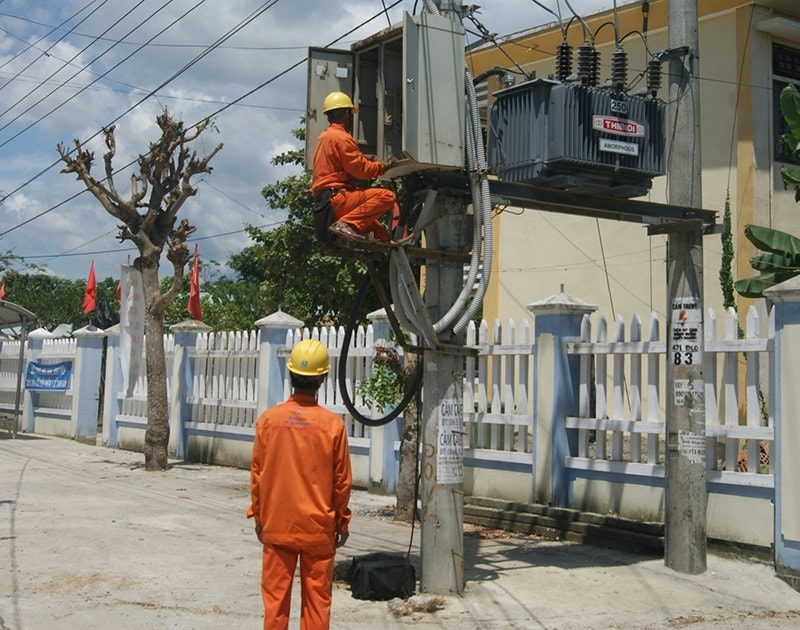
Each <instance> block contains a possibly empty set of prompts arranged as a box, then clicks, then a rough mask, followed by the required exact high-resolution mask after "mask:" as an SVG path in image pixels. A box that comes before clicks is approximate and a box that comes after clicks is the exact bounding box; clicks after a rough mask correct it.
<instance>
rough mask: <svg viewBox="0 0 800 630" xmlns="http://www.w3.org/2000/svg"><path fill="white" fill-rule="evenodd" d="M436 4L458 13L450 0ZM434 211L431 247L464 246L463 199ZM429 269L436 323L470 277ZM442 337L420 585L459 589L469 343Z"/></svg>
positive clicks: (428, 434) (430, 307) (431, 404)
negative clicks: (466, 347)
mask: <svg viewBox="0 0 800 630" xmlns="http://www.w3.org/2000/svg"><path fill="white" fill-rule="evenodd" d="M436 4H437V6H439V8H440V9H443V12H444V11H450V13H449V14H450V15H451V16H452V15H453V13H452V11H453V9H454V7H453V3H452V2H451V1H450V0H441V1H437V3H436ZM451 19H452V18H451ZM443 89H447V88H446V86H443ZM434 212H435V216H437V217H439V219H438V221H437V222H436V224H435V225H434V226H432V228H429V229H428V231H427V232H426V238H427V241H428V242H427V245H428V247H430V248H433V249H437V250H443V251H453V252H464V251H466V249H467V246H468V244H469V242H470V241H469V238H468V234H469V228H470V227H471V222H470V221H469V219H468V217H467V216H466V213H465V208H464V204H463V201H462V199H461V198H460V197H453V196H447V195H442V194H440V195H439V196H438V197H437V201H436V205H435V207H434ZM425 269H426V272H425V307H426V309H427V311H428V314H429V317H430V319H431V321H438V320H440V319H441V318H442V317H443V316H444V315H445V314H446V313H447V311H448V310H449V308H450V306H451V305H452V304H453V303H454V302H455V301H456V299H457V298H458V293H459V289H460V287H461V286H462V285H463V282H464V277H463V267H462V265H461V264H460V263H457V262H453V261H445V260H436V259H432V260H429V261H428V263H427V265H426V268H425ZM439 341H441V342H442V344H443V346H442V347H441V348H440V349H428V348H426V349H425V353H424V357H423V361H424V366H423V368H424V370H425V372H424V381H423V382H424V387H425V396H424V397H423V407H422V419H421V431H422V471H421V472H422V480H421V504H422V510H421V526H420V530H421V534H420V556H421V564H422V566H421V574H420V590H421V591H423V592H427V593H440V594H448V593H451V594H461V593H462V592H463V591H464V450H463V430H464V413H463V385H462V383H463V379H464V356H463V354H462V353H461V352H458V350H459V347H463V345H464V338H463V335H455V333H453V332H452V331H450V330H444V331H442V332H441V333H440V334H439Z"/></svg>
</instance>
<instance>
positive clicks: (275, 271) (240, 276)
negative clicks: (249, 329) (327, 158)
mask: <svg viewBox="0 0 800 630" xmlns="http://www.w3.org/2000/svg"><path fill="white" fill-rule="evenodd" d="M292 135H293V136H294V137H295V138H296V139H298V140H301V141H302V140H304V139H305V130H304V129H294V130H292ZM304 161H305V153H304V150H303V149H296V150H291V151H287V152H285V153H282V154H280V155H278V156H276V157H275V158H273V160H272V164H274V165H293V166H297V168H298V171H299V172H298V173H297V174H292V175H289V176H288V177H286V178H285V179H282V180H280V181H278V182H276V183H274V184H268V185H266V186H264V188H263V189H262V191H261V194H262V195H263V196H264V199H265V200H266V202H267V204H268V205H269V206H270V207H271V208H276V209H284V210H286V212H287V214H288V216H287V219H286V221H285V222H284V223H283V224H281V225H279V226H278V227H276V228H273V229H271V230H269V231H266V230H262V229H260V228H257V227H254V226H252V225H248V226H246V228H245V229H246V231H247V234H248V235H249V237H250V239H251V240H252V241H253V245H251V246H249V247H247V248H246V249H244V250H243V251H242V252H239V253H238V254H234V255H233V256H231V258H230V260H229V262H228V264H229V266H230V267H231V268H232V269H234V270H235V271H236V274H237V280H236V281H235V282H236V283H242V284H241V285H239V286H238V287H235V288H236V290H237V291H241V292H247V291H248V289H249V291H252V293H249V295H250V297H251V299H254V298H255V296H258V299H257V301H256V303H257V304H258V307H259V308H263V309H264V310H263V311H262V312H261V313H259V314H258V317H263V316H265V315H268V314H270V313H271V312H274V311H276V310H278V309H279V308H280V309H281V310H283V311H285V312H286V313H289V314H291V315H293V316H294V317H297V318H298V319H301V320H303V322H304V323H305V324H306V325H307V326H317V325H325V324H337V323H341V322H344V321H345V319H346V318H347V314H348V313H349V311H350V306H351V304H352V301H353V294H354V293H355V291H356V286H357V284H358V282H359V278H360V277H361V276H362V275H363V274H364V273H365V267H364V265H363V263H361V262H359V261H356V260H352V259H346V258H342V257H341V256H337V255H332V253H331V252H330V251H323V250H321V248H320V244H319V242H318V241H317V239H316V236H315V234H314V229H313V227H312V222H311V215H312V208H313V199H312V197H311V177H310V175H309V174H308V173H306V172H304V170H303V164H304ZM379 267H380V272H381V276H382V277H383V278H384V279H385V278H386V277H387V275H388V274H387V272H386V265H385V264H381V265H380V266H379ZM223 289H225V290H228V291H231V290H232V289H234V287H232V286H230V285H227V286H224V287H223ZM364 301H365V304H364V308H363V312H364V313H365V314H366V313H368V312H370V311H372V310H375V309H378V308H380V307H381V305H380V301H379V299H378V297H377V293H376V292H375V291H374V289H371V290H370V291H369V292H368V293H367V295H366V297H365V300H364Z"/></svg>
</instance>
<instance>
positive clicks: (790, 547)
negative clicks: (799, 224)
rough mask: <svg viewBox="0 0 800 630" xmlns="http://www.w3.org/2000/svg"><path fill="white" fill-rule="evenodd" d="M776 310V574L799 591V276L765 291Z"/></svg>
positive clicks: (774, 372) (774, 455)
mask: <svg viewBox="0 0 800 630" xmlns="http://www.w3.org/2000/svg"><path fill="white" fill-rule="evenodd" d="M764 297H766V298H767V299H768V300H770V301H771V302H772V303H773V305H774V309H775V351H774V352H773V359H772V360H773V364H772V366H771V371H772V373H773V374H774V383H775V391H774V392H772V397H773V398H774V409H775V412H774V414H775V416H774V421H775V427H774V428H775V444H774V447H773V453H770V455H771V456H772V457H774V458H775V543H774V550H775V551H774V553H775V572H776V573H777V575H778V576H779V577H781V578H782V579H784V580H785V581H786V582H788V583H789V584H791V585H792V587H793V588H795V589H796V590H800V482H799V481H798V480H800V458H798V457H797V448H798V445H800V422H798V412H797V410H798V409H800V388H798V387H797V383H800V353H798V351H797V349H798V348H800V277H794V278H792V279H791V280H787V281H786V282H783V283H781V284H779V285H777V286H774V287H772V288H771V289H768V290H767V291H764Z"/></svg>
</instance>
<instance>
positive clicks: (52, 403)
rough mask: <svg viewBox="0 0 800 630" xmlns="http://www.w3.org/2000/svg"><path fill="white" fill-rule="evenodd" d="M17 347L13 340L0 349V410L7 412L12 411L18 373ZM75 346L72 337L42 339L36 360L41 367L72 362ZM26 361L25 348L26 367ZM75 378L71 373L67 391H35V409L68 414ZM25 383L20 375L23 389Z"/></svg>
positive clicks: (75, 343) (23, 377)
mask: <svg viewBox="0 0 800 630" xmlns="http://www.w3.org/2000/svg"><path fill="white" fill-rule="evenodd" d="M19 344H20V342H19V341H16V340H11V341H4V342H3V344H2V347H0V409H2V410H3V411H4V412H7V413H8V412H13V410H14V399H15V396H16V389H17V378H18V376H17V375H18V373H19V350H20V349H19ZM76 346H77V342H76V340H75V339H72V338H58V339H45V340H44V342H43V344H42V352H41V353H40V355H39V357H38V359H37V360H38V362H39V363H44V364H53V363H62V362H64V361H71V360H73V359H74V358H75V349H76ZM27 362H28V349H27V348H26V349H25V359H24V361H23V363H24V365H27ZM23 369H24V368H23ZM74 379H75V374H74V372H71V373H70V377H69V380H68V382H67V389H66V390H60V391H41V392H38V393H37V394H38V395H37V406H38V407H39V408H41V409H47V410H49V412H50V413H53V414H56V415H64V414H68V413H69V412H70V410H71V409H72V391H73V382H74ZM24 383H25V374H24V373H23V374H22V385H23V387H24Z"/></svg>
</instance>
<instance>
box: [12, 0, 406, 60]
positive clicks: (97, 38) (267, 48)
mask: <svg viewBox="0 0 800 630" xmlns="http://www.w3.org/2000/svg"><path fill="white" fill-rule="evenodd" d="M97 1H98V0H93V2H97ZM382 1H383V0H382ZM106 2H108V0H104V2H103V4H105V3H106ZM390 8H391V7H390ZM82 10H83V9H82ZM0 16H4V17H9V18H14V19H17V20H22V21H23V22H28V23H30V24H35V25H36V26H44V27H46V28H49V29H50V32H49V33H47V35H51V34H52V33H54V32H55V31H57V30H61V27H62V26H63V25H64V24H65V23H66V22H68V21H69V19H71V18H68V19H67V20H65V21H64V22H62V23H61V24H60V25H59V26H51V25H50V24H46V23H44V22H39V21H37V20H33V19H31V18H28V17H24V16H22V15H13V14H11V13H4V12H2V11H0ZM67 34H72V35H75V36H77V37H87V38H92V39H93V40H94V41H101V42H112V43H116V44H122V45H125V46H140V45H141V42H131V41H127V40H125V39H113V38H111V37H102V36H96V35H89V34H87V33H80V32H78V31H75V30H74V29H70V30H69V31H68V32H67ZM9 35H11V36H12V37H15V38H16V39H20V38H18V37H16V36H15V35H12V34H10V33H9ZM44 37H46V35H45V36H43V37H42V38H40V39H39V40H37V43H38V42H39V41H41V40H42V39H44ZM25 43H26V44H27V42H25ZM146 45H147V46H148V47H150V48H208V46H209V45H210V44H167V43H158V42H148V43H146ZM28 47H29V48H30V47H31V45H29V46H28ZM219 48H221V49H223V50H260V51H271V50H304V49H306V48H308V47H307V46H220V47H219ZM23 52H24V51H23ZM19 54H21V53H18V54H17V55H15V57H16V56H18V55H19ZM12 60H13V59H12ZM9 61H11V60H8V61H6V62H5V63H3V64H2V65H0V68H2V67H3V66H5V65H6V64H7V63H8V62H9Z"/></svg>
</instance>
